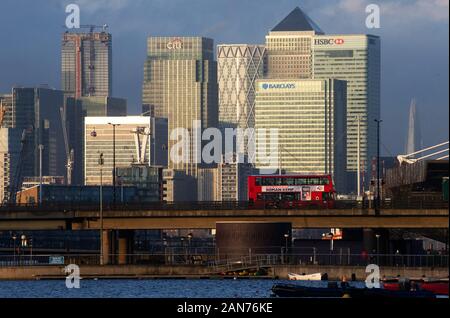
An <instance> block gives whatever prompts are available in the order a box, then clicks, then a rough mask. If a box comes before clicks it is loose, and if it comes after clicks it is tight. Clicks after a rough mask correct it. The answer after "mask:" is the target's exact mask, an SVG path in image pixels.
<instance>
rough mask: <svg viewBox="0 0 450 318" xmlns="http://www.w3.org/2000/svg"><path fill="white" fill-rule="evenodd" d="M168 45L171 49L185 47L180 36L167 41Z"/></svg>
mask: <svg viewBox="0 0 450 318" xmlns="http://www.w3.org/2000/svg"><path fill="white" fill-rule="evenodd" d="M166 47H167V48H168V49H169V50H179V49H182V48H183V41H181V39H180V38H176V39H173V40H172V41H169V42H167V44H166Z"/></svg>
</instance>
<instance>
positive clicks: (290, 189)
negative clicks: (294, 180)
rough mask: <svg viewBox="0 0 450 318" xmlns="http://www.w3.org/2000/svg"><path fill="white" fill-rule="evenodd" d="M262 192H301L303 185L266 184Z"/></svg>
mask: <svg viewBox="0 0 450 318" xmlns="http://www.w3.org/2000/svg"><path fill="white" fill-rule="evenodd" d="M261 191H262V192H301V191H302V187H299V186H265V187H261Z"/></svg>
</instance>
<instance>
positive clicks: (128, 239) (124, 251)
mask: <svg viewBox="0 0 450 318" xmlns="http://www.w3.org/2000/svg"><path fill="white" fill-rule="evenodd" d="M118 232H119V233H118V238H117V241H118V244H117V245H118V255H117V263H118V264H119V265H125V264H129V263H130V262H131V261H132V260H131V254H132V253H133V235H134V231H132V230H126V231H125V230H123V231H122V230H121V231H118Z"/></svg>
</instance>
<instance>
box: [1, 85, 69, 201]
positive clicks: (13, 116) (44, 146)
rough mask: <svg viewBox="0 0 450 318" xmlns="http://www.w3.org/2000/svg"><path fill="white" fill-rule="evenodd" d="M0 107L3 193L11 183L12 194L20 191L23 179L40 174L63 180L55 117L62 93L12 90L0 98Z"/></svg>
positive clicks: (61, 146) (61, 144) (57, 118)
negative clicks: (59, 177) (60, 177)
mask: <svg viewBox="0 0 450 318" xmlns="http://www.w3.org/2000/svg"><path fill="white" fill-rule="evenodd" d="M0 105H1V117H0V119H1V124H0V126H1V127H2V128H1V130H2V133H1V136H0V138H1V146H0V147H1V148H2V149H1V150H0V153H1V156H2V159H0V160H1V161H2V170H3V173H2V179H3V180H0V182H1V183H2V184H3V189H4V190H3V192H4V193H5V191H6V190H5V189H9V188H10V187H11V181H13V184H12V186H13V187H14V191H18V190H20V187H21V183H22V180H23V178H24V177H37V176H39V175H40V173H42V175H43V176H63V175H64V171H65V153H64V140H63V134H62V129H61V117H60V113H59V107H60V106H62V105H63V93H62V91H58V90H54V89H49V88H42V87H39V88H33V87H31V88H29V87H28V88H25V87H14V88H13V89H12V93H11V94H7V95H2V96H1V97H0ZM22 144H23V147H22ZM22 148H23V149H22ZM21 149H22V152H21ZM40 149H41V150H40ZM41 158H42V160H41ZM41 168H42V169H41ZM3 196H5V195H3Z"/></svg>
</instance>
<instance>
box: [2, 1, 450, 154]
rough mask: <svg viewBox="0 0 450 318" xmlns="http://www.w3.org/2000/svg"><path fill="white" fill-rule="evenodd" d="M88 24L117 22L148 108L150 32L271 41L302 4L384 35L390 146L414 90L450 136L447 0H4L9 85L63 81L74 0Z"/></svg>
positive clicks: (133, 83)
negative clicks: (145, 78)
mask: <svg viewBox="0 0 450 318" xmlns="http://www.w3.org/2000/svg"><path fill="white" fill-rule="evenodd" d="M69 3H77V4H78V5H79V6H80V9H81V24H97V25H101V24H104V23H106V24H108V25H109V31H110V32H111V33H112V35H113V92H114V95H115V96H118V97H125V98H127V99H128V105H129V107H128V109H129V113H133V114H136V113H138V112H139V110H140V104H141V85H142V73H143V71H142V67H143V63H144V60H145V56H146V37H147V36H149V35H153V36H159V35H179V36H183V35H198V36H207V37H211V38H213V39H214V40H215V43H216V44H220V43H264V36H265V35H266V34H267V32H268V31H269V30H270V29H271V28H272V27H273V26H275V25H276V24H277V23H278V22H279V21H280V20H281V19H283V18H284V17H285V16H286V15H287V14H288V13H289V12H290V11H291V10H292V9H293V8H294V7H296V6H300V7H301V8H302V9H303V10H304V11H305V12H306V13H307V14H308V15H309V16H310V17H311V18H312V19H313V20H314V21H315V22H316V23H317V24H318V25H319V26H320V27H321V28H322V30H324V31H325V33H329V34H339V33H372V34H376V35H380V36H381V41H382V69H381V74H382V84H381V89H382V93H381V104H382V108H381V113H382V119H383V121H384V122H383V124H382V129H383V130H382V152H383V153H384V154H386V155H396V154H398V153H403V150H404V145H405V140H406V132H407V120H408V108H409V103H410V100H411V98H412V97H415V98H416V101H417V107H418V112H419V114H420V122H421V128H422V129H421V130H422V135H423V140H424V145H431V144H436V143H438V142H440V141H443V140H448V135H449V134H448V131H449V121H448V115H449V93H448V85H449V65H448V61H449V42H448V36H449V17H448V12H449V4H448V0H396V1H394V0H383V1H380V0H379V1H375V0H370V1H368V0H328V1H324V0H277V1H274V0H270V1H267V0H78V1H76V0H70V1H64V0H61V1H58V0H1V1H0V16H1V18H2V24H1V27H0V43H1V44H0V92H3V93H5V92H10V90H11V87H12V86H13V85H16V84H17V85H24V86H31V85H39V84H49V85H50V86H52V87H55V88H60V73H59V67H60V53H59V50H60V37H61V33H62V32H63V31H64V29H63V25H64V22H65V19H66V13H65V6H66V5H67V4H69ZM369 3H375V4H378V5H379V6H380V9H381V28H380V29H370V30H369V29H367V28H366V26H365V18H366V13H365V7H366V5H367V4H369Z"/></svg>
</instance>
